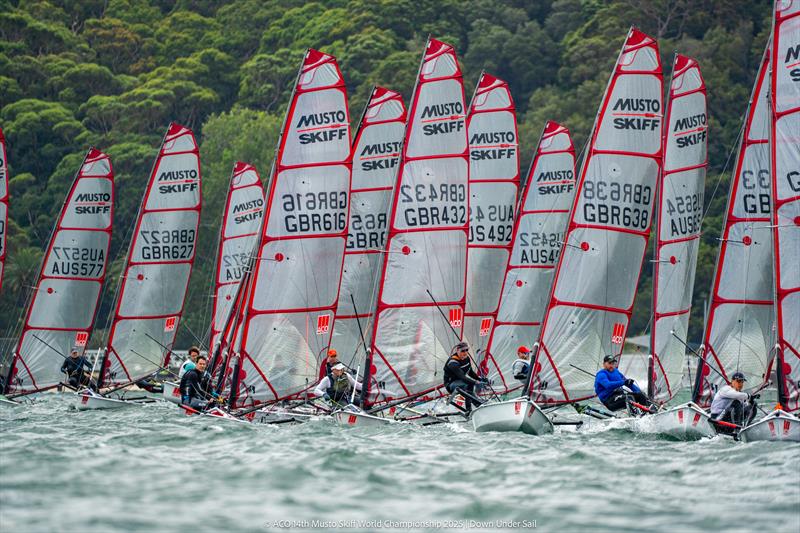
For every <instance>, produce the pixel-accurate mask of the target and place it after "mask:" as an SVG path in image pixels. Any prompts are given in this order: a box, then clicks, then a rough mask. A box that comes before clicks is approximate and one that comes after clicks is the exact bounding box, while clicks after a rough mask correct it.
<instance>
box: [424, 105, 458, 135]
mask: <svg viewBox="0 0 800 533" xmlns="http://www.w3.org/2000/svg"><path fill="white" fill-rule="evenodd" d="M420 120H421V121H422V133H424V134H425V135H441V134H442V133H452V132H454V131H462V130H463V129H464V104H462V103H461V102H458V101H456V102H447V103H444V104H432V105H429V106H425V108H424V109H423V110H422V114H421V115H420Z"/></svg>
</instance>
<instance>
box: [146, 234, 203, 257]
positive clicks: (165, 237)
mask: <svg viewBox="0 0 800 533" xmlns="http://www.w3.org/2000/svg"><path fill="white" fill-rule="evenodd" d="M140 235H141V237H142V242H144V245H143V246H142V247H141V254H142V259H146V260H148V261H166V260H176V259H191V257H192V255H193V254H194V240H195V236H196V231H195V230H193V229H180V230H179V229H174V230H142V231H141V232H140Z"/></svg>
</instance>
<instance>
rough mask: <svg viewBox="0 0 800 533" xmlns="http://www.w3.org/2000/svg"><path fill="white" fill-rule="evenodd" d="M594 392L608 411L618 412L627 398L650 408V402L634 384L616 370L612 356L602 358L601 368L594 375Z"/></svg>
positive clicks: (615, 360) (625, 403)
mask: <svg viewBox="0 0 800 533" xmlns="http://www.w3.org/2000/svg"><path fill="white" fill-rule="evenodd" d="M626 389H627V390H626ZM594 392H595V393H596V394H597V397H598V398H599V399H600V401H601V402H603V405H605V406H606V408H607V409H608V410H609V411H619V410H620V409H623V408H625V407H626V406H627V401H626V398H627V397H632V398H633V400H635V401H636V402H638V403H640V404H642V405H644V406H646V407H649V408H651V410H652V407H651V402H650V400H649V399H648V398H647V396H646V395H645V394H644V393H643V392H642V390H641V389H640V388H639V387H638V386H637V385H636V383H635V382H634V381H633V380H632V379H629V378H626V377H625V376H624V375H623V374H622V372H620V371H619V369H618V368H617V359H616V358H615V357H614V356H613V355H607V356H605V357H604V358H603V368H602V369H601V370H600V371H599V372H598V373H597V374H596V375H595V378H594Z"/></svg>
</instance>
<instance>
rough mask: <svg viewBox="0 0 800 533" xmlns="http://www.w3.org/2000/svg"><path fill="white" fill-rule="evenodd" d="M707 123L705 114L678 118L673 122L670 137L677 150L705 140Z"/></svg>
mask: <svg viewBox="0 0 800 533" xmlns="http://www.w3.org/2000/svg"><path fill="white" fill-rule="evenodd" d="M707 129H708V123H707V118H706V114H705V113H698V114H696V115H692V116H690V117H683V118H679V119H678V120H676V121H675V127H674V128H673V129H672V136H673V137H674V138H675V144H676V145H677V147H678V148H686V147H687V146H694V145H695V144H699V143H700V142H702V141H704V140H705V139H706V130H707Z"/></svg>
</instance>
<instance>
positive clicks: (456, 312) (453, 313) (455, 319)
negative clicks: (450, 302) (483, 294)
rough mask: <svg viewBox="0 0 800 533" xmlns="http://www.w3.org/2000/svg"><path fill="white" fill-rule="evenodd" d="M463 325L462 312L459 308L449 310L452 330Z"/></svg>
mask: <svg viewBox="0 0 800 533" xmlns="http://www.w3.org/2000/svg"><path fill="white" fill-rule="evenodd" d="M463 323H464V310H463V309H461V308H460V307H456V308H455V309H450V325H451V326H453V327H454V328H460V327H461V324H463Z"/></svg>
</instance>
